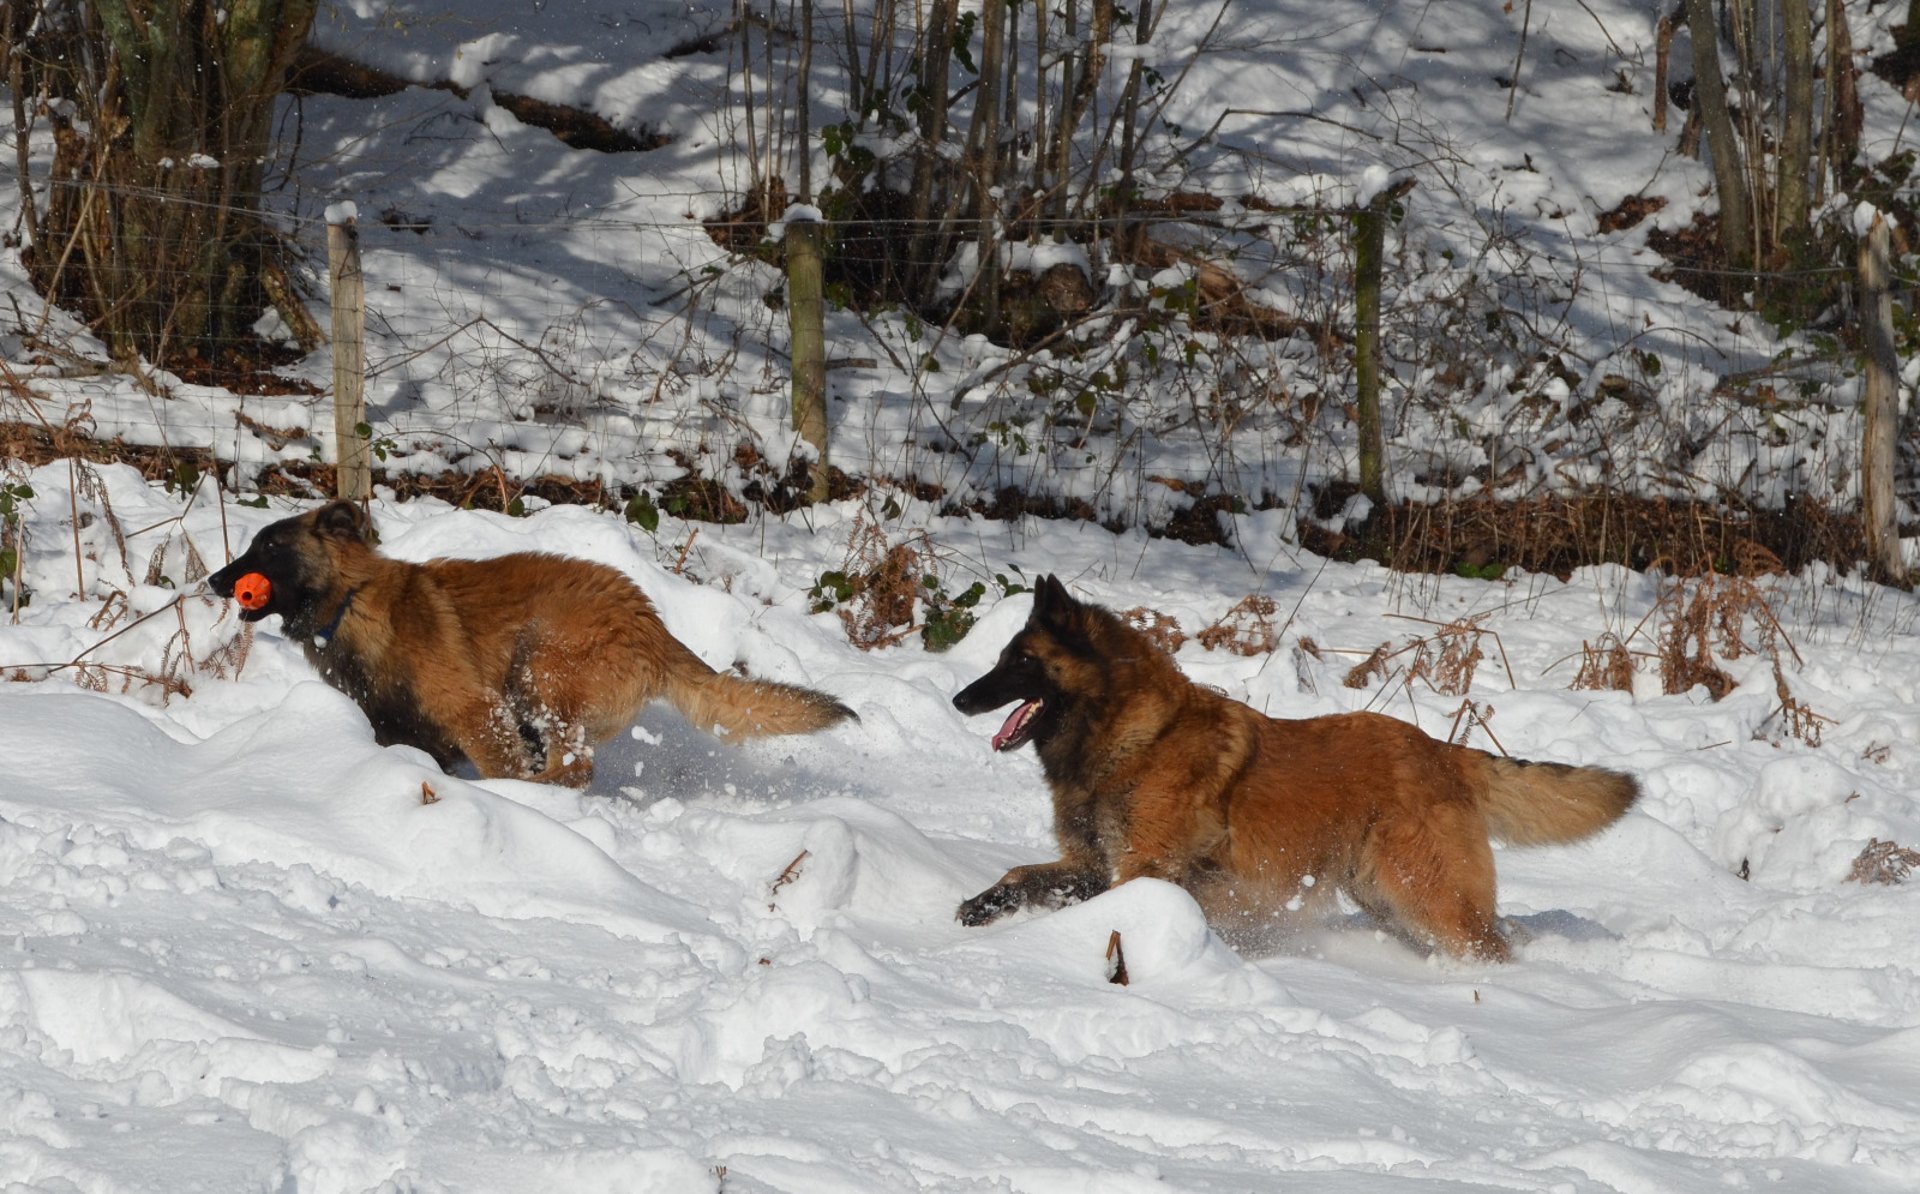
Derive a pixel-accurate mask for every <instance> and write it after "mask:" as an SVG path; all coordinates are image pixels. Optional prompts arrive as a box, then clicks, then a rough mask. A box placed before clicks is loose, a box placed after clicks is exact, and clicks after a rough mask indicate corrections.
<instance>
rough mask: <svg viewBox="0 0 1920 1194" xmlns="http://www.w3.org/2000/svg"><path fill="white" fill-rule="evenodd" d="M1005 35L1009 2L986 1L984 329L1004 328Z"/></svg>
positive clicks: (980, 198) (981, 121)
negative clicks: (1002, 132)
mask: <svg viewBox="0 0 1920 1194" xmlns="http://www.w3.org/2000/svg"><path fill="white" fill-rule="evenodd" d="M1006 33H1007V4H1006V0H982V2H981V5H980V34H981V42H980V89H979V92H978V98H977V99H976V100H975V101H974V108H973V133H974V135H973V136H972V137H970V138H968V140H969V142H970V145H969V148H970V149H971V150H972V151H973V152H972V154H971V155H970V156H971V157H972V159H973V163H974V167H973V181H974V220H975V222H976V227H977V229H978V231H977V232H976V234H975V243H976V244H978V246H979V249H980V283H979V287H978V288H977V290H976V293H977V294H978V295H979V296H980V314H981V322H982V326H984V327H987V328H997V327H999V325H1000V227H999V225H1000V196H999V185H998V184H999V180H1000V122H1001V118H1002V113H1001V109H1000V101H1001V96H1002V89H1003V81H1002V79H1001V70H1002V68H1003V67H1004V66H1005V55H1006V40H1007V39H1006Z"/></svg>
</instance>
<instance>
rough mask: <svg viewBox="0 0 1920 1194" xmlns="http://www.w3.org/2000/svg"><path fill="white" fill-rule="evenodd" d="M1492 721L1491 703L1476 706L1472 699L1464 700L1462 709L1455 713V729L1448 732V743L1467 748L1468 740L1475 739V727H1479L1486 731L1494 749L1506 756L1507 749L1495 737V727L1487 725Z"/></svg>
mask: <svg viewBox="0 0 1920 1194" xmlns="http://www.w3.org/2000/svg"><path fill="white" fill-rule="evenodd" d="M1492 720H1493V705H1492V703H1491V702H1489V703H1488V704H1486V705H1476V704H1474V703H1473V701H1472V700H1471V699H1470V698H1469V699H1463V700H1461V702H1460V707H1459V708H1458V709H1455V710H1454V711H1453V728H1452V729H1451V730H1449V731H1447V741H1449V742H1451V743H1453V744H1454V745H1455V746H1465V745H1466V744H1467V739H1469V738H1471V737H1473V727H1474V726H1476V725H1477V726H1479V727H1480V728H1481V729H1482V730H1485V731H1486V733H1487V741H1489V742H1491V743H1493V748H1494V749H1495V750H1497V751H1499V752H1500V753H1501V754H1503V755H1504V754H1506V753H1507V748H1506V747H1504V746H1502V745H1501V744H1500V739H1498V738H1496V737H1494V734H1493V727H1492V726H1491V725H1488V724H1487V723H1488V722H1490V721H1492Z"/></svg>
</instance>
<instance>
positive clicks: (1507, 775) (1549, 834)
mask: <svg viewBox="0 0 1920 1194" xmlns="http://www.w3.org/2000/svg"><path fill="white" fill-rule="evenodd" d="M1481 762H1482V775H1481V779H1482V783H1481V784H1480V785H1479V790H1478V792H1477V797H1478V800H1479V804H1480V812H1481V814H1482V815H1483V816H1485V817H1486V819H1487V828H1488V829H1489V830H1490V831H1491V832H1492V834H1493V836H1494V837H1495V838H1496V839H1498V840H1500V841H1503V842H1506V843H1507V844H1509V845H1514V846H1545V845H1550V844H1552V843H1555V842H1571V841H1577V840H1578V839H1580V838H1583V837H1587V836H1588V835H1590V834H1595V833H1598V832H1600V831H1601V830H1602V829H1605V828H1606V827H1607V826H1609V825H1611V824H1613V823H1614V822H1615V821H1618V820H1619V819H1620V818H1621V817H1622V816H1623V815H1625V813H1626V811H1627V810H1628V809H1630V808H1632V807H1633V802H1634V801H1636V800H1638V799H1639V798H1640V784H1639V782H1638V781H1637V780H1635V779H1634V778H1633V777H1632V776H1631V775H1627V774H1625V773H1623V772H1619V771H1609V770H1607V769H1606V768H1604V767H1570V766H1568V765H1566V764H1565V763H1532V762H1528V761H1527V760H1525V759H1507V758H1501V757H1499V756H1497V755H1482V756H1481Z"/></svg>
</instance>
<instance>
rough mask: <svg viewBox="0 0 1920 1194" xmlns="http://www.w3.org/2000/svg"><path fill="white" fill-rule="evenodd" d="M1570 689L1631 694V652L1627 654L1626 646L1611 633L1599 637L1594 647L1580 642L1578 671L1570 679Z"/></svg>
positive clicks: (1583, 641)
mask: <svg viewBox="0 0 1920 1194" xmlns="http://www.w3.org/2000/svg"><path fill="white" fill-rule="evenodd" d="M1571 687H1574V688H1579V689H1606V690H1611V691H1614V692H1632V691H1633V654H1632V652H1630V651H1628V650H1627V645H1626V644H1625V643H1623V642H1621V641H1620V638H1619V636H1618V635H1615V634H1613V633H1612V632H1608V633H1606V634H1603V635H1601V636H1600V643H1599V645H1598V646H1595V645H1594V644H1592V643H1589V642H1586V641H1585V640H1582V641H1581V643H1580V672H1579V674H1578V675H1576V676H1574V678H1573V684H1572V686H1571Z"/></svg>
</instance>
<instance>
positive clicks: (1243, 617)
mask: <svg viewBox="0 0 1920 1194" xmlns="http://www.w3.org/2000/svg"><path fill="white" fill-rule="evenodd" d="M1275 608H1276V607H1275V606H1274V604H1273V598H1271V597H1263V596H1261V595H1260V594H1258V593H1249V594H1247V595H1246V596H1245V597H1242V598H1241V599H1240V600H1239V601H1238V602H1237V603H1235V605H1234V607H1233V608H1232V609H1230V610H1228V611H1227V612H1226V613H1225V614H1223V615H1221V617H1220V620H1219V621H1218V622H1215V623H1214V624H1213V625H1211V626H1209V627H1207V628H1206V629H1205V630H1202V631H1201V632H1200V633H1199V634H1198V635H1197V636H1196V637H1197V638H1198V639H1199V641H1200V645H1201V646H1203V647H1205V648H1206V649H1207V650H1209V651H1217V650H1220V649H1221V648H1225V649H1226V650H1228V651H1231V652H1233V653H1234V654H1235V655H1270V654H1272V653H1273V648H1274V645H1275V635H1274V627H1273V615H1274V610H1275Z"/></svg>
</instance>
